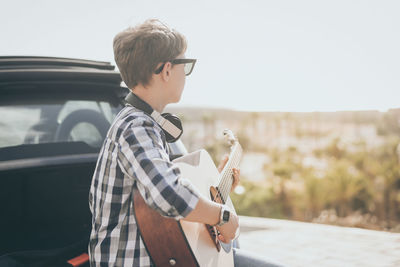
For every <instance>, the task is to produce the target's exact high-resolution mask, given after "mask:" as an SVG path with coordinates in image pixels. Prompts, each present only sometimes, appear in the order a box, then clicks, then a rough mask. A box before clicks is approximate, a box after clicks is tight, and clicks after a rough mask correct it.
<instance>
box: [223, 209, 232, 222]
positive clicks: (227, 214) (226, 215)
mask: <svg viewBox="0 0 400 267" xmlns="http://www.w3.org/2000/svg"><path fill="white" fill-rule="evenodd" d="M229 215H230V214H229V210H224V214H223V216H222V219H223V220H224V222H227V221H229Z"/></svg>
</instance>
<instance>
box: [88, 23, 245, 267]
mask: <svg viewBox="0 0 400 267" xmlns="http://www.w3.org/2000/svg"><path fill="white" fill-rule="evenodd" d="M185 51H186V40H185V38H184V36H183V35H181V34H180V33H178V32H177V31H175V30H173V29H170V28H169V27H168V26H166V25H165V24H163V23H161V22H160V21H158V20H154V19H153V20H148V21H146V22H144V23H143V24H141V25H138V26H136V27H134V28H129V29H127V30H125V31H123V32H121V33H119V34H117V35H116V36H115V38H114V56H115V61H116V63H117V65H118V68H119V70H120V73H121V76H122V78H123V80H124V82H125V84H126V85H127V87H128V88H129V89H130V90H131V92H132V94H133V95H132V97H134V98H135V99H136V101H139V102H140V103H141V105H143V106H144V107H145V108H147V109H149V110H151V111H155V113H156V114H159V113H161V112H162V110H163V109H164V107H165V106H166V105H167V104H169V103H175V102H178V101H179V100H180V97H181V94H182V91H183V88H184V85H185V77H186V75H189V74H190V73H191V72H192V70H193V67H194V63H195V60H192V59H185ZM226 160H227V159H226ZM226 160H225V161H224V163H226ZM220 167H221V168H222V167H223V165H221V166H220ZM183 180H184V179H183V178H181V177H180V172H179V169H178V168H177V167H176V166H175V165H174V164H173V163H172V162H171V161H170V160H169V157H168V151H167V146H166V135H165V134H164V132H163V130H162V129H161V127H160V125H159V124H158V123H157V122H156V121H155V119H154V118H153V117H152V116H150V115H149V114H148V113H146V112H143V110H141V109H138V108H136V107H133V106H129V105H127V106H126V107H125V108H124V109H122V110H121V112H120V113H119V114H118V115H117V116H116V118H115V120H114V122H113V124H112V126H111V128H110V130H109V131H108V134H107V137H106V140H105V141H104V144H103V147H102V149H101V151H100V154H99V159H98V162H97V166H96V169H95V172H94V175H93V180H92V185H91V189H90V195H89V204H90V209H91V212H92V215H93V217H92V232H91V236H90V242H89V254H90V262H91V265H93V266H114V265H115V266H151V265H153V263H152V262H151V259H150V257H149V255H148V253H147V251H146V249H145V246H144V244H143V240H142V238H141V236H140V233H139V231H138V229H137V225H136V221H135V217H134V214H133V210H132V208H133V196H132V194H133V193H132V190H133V187H134V186H136V187H137V188H138V191H139V192H140V194H141V196H142V197H143V199H144V200H145V202H146V204H147V205H149V206H150V207H152V208H154V209H155V210H156V211H158V212H159V213H160V214H161V215H163V216H167V217H170V218H174V219H176V220H179V219H183V220H188V221H194V222H201V223H204V224H209V225H219V226H217V228H218V230H219V231H220V233H221V235H220V236H219V238H220V240H221V241H223V242H230V241H231V240H232V239H233V238H234V237H235V233H236V231H237V229H238V227H239V224H238V217H237V215H236V214H235V213H233V212H229V210H228V211H227V214H229V216H228V219H226V218H225V219H223V220H226V221H223V222H222V221H221V217H222V216H220V215H221V211H222V210H223V211H224V212H225V210H226V209H227V208H226V206H224V205H220V204H217V203H215V202H212V201H210V200H208V199H206V198H204V197H202V196H200V195H198V194H197V193H196V192H195V190H194V189H193V188H191V186H190V184H188V183H185V182H182V181H183ZM234 181H235V182H234V186H236V185H237V183H238V181H239V170H236V169H235V170H234ZM234 186H233V187H234Z"/></svg>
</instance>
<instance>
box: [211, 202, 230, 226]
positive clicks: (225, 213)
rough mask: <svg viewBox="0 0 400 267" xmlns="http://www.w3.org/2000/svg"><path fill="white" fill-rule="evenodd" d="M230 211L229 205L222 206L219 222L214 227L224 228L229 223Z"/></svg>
mask: <svg viewBox="0 0 400 267" xmlns="http://www.w3.org/2000/svg"><path fill="white" fill-rule="evenodd" d="M229 218H230V209H229V207H228V206H227V205H220V211H219V216H218V222H217V223H216V224H214V225H213V226H222V225H224V224H225V223H227V222H228V221H229Z"/></svg>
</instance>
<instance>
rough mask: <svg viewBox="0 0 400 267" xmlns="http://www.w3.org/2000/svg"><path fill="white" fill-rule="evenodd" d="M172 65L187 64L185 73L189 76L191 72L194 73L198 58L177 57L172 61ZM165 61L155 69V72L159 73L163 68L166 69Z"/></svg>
mask: <svg viewBox="0 0 400 267" xmlns="http://www.w3.org/2000/svg"><path fill="white" fill-rule="evenodd" d="M169 62H171V64H172V65H176V64H185V66H184V67H183V68H184V70H185V75H186V76H188V75H190V73H192V71H193V68H194V65H195V64H196V59H192V58H177V59H173V60H171V61H169ZM164 66H165V63H164V64H162V65H161V66H160V67H159V68H158V69H156V70H155V71H154V73H155V74H159V73H160V72H161V71H162V70H163V69H164Z"/></svg>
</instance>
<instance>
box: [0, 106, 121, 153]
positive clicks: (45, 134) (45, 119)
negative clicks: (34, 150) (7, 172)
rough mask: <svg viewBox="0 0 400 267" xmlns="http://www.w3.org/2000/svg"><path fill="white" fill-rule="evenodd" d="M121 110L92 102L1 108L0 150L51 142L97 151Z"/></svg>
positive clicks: (117, 107)
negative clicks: (84, 144)
mask: <svg viewBox="0 0 400 267" xmlns="http://www.w3.org/2000/svg"><path fill="white" fill-rule="evenodd" d="M120 109H121V106H120V105H117V106H115V104H114V105H113V104H112V103H109V102H107V101H94V100H68V101H62V102H58V103H45V104H42V103H41V104H30V105H29V104H24V105H7V106H0V148H1V147H7V146H16V145H22V144H41V143H52V142H85V143H86V144H88V145H90V146H92V147H100V146H101V144H102V142H103V140H104V137H105V134H106V131H107V129H108V127H109V125H110V124H111V122H112V120H113V119H114V117H115V116H116V114H117V112H118V111H119V110H120Z"/></svg>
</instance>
